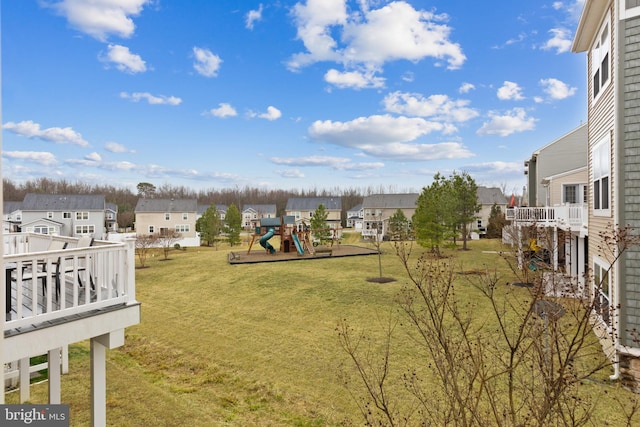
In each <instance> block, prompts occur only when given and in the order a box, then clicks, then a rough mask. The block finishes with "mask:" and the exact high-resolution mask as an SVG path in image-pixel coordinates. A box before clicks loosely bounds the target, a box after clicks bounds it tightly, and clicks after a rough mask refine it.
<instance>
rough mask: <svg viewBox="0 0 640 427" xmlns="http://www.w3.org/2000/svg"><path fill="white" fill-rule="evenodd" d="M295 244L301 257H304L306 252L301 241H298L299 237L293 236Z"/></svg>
mask: <svg viewBox="0 0 640 427" xmlns="http://www.w3.org/2000/svg"><path fill="white" fill-rule="evenodd" d="M293 243H294V244H295V245H296V249H297V250H298V253H299V254H300V255H304V250H303V249H302V245H301V244H300V239H298V235H297V234H294V235H293Z"/></svg>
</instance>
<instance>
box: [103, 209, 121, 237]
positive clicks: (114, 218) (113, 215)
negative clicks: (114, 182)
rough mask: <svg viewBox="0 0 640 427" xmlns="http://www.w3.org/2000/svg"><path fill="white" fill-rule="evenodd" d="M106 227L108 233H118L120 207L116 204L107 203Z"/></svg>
mask: <svg viewBox="0 0 640 427" xmlns="http://www.w3.org/2000/svg"><path fill="white" fill-rule="evenodd" d="M104 218H105V226H106V229H107V233H109V232H114V233H115V232H117V231H118V205H116V204H115V203H107V204H106V206H105V214H104Z"/></svg>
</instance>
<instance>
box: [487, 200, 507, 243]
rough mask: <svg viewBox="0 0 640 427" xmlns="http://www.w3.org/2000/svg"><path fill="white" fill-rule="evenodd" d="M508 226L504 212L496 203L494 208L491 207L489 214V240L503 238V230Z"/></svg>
mask: <svg viewBox="0 0 640 427" xmlns="http://www.w3.org/2000/svg"><path fill="white" fill-rule="evenodd" d="M506 224H507V219H506V218H505V216H504V212H502V209H500V206H498V205H497V204H496V203H494V204H493V206H491V213H489V223H488V224H487V238H489V239H499V238H502V229H503V228H504V226H505V225H506Z"/></svg>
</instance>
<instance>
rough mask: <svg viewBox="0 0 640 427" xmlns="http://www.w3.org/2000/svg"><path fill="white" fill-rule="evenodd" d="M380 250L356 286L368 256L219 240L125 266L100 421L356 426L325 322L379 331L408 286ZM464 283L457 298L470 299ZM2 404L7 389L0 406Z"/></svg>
mask: <svg viewBox="0 0 640 427" xmlns="http://www.w3.org/2000/svg"><path fill="white" fill-rule="evenodd" d="M355 241H357V238H356V237H353V236H351V237H349V236H347V237H345V239H343V243H344V242H347V243H353V242H355ZM243 248H244V250H246V245H245V246H243ZM383 248H384V250H385V252H384V254H383V255H382V264H383V275H384V276H387V277H394V278H396V279H397V280H396V281H395V282H391V283H385V284H376V283H370V282H367V280H366V279H367V278H369V277H375V276H376V275H378V257H377V256H364V257H347V258H327V259H322V260H314V261H296V262H285V263H265V264H248V265H229V264H228V263H227V253H228V250H229V248H228V247H227V248H221V249H219V250H215V249H213V248H188V249H187V250H186V251H174V252H172V253H171V255H170V257H171V259H170V260H168V261H164V260H162V258H163V257H162V256H155V257H150V258H148V260H147V266H148V268H144V269H138V270H136V285H137V299H138V300H139V301H140V302H141V303H142V323H141V324H139V325H137V326H134V327H131V328H129V329H128V330H127V333H126V344H125V346H124V347H122V348H120V349H117V350H113V351H110V352H109V358H108V366H107V380H108V390H107V394H108V402H107V404H108V409H107V411H108V412H107V414H108V415H107V416H108V424H109V425H117V426H136V427H137V426H141V425H154V426H155V425H158V426H181V425H185V426H196V425H197V426H285V425H286V426H340V425H345V426H346V425H361V424H362V423H363V422H362V419H361V418H360V416H359V412H358V409H357V406H356V404H355V402H354V400H353V398H352V397H351V396H350V394H349V390H347V388H345V387H344V385H343V383H342V377H343V372H344V371H345V367H347V368H349V367H350V365H349V361H348V360H347V356H346V354H345V353H344V352H343V351H342V350H341V348H340V345H339V342H338V335H337V332H336V327H337V325H338V324H339V322H340V321H341V320H342V319H347V320H348V321H349V323H350V324H351V325H352V326H353V327H355V328H357V329H360V330H364V331H367V333H368V335H369V336H370V337H371V338H372V339H373V340H374V341H375V340H376V339H381V338H382V337H383V335H384V323H385V322H386V321H387V319H388V317H389V314H390V313H395V312H397V311H398V306H397V304H396V303H395V301H394V298H395V297H396V295H397V294H398V292H399V291H400V290H401V288H402V287H403V286H405V285H407V284H408V279H407V277H406V273H404V271H403V270H402V266H401V265H400V262H399V261H398V258H397V257H396V256H395V255H394V253H393V249H392V246H391V245H390V244H388V243H385V244H384V246H383ZM470 248H471V250H470V251H460V250H456V249H454V250H447V251H446V253H447V255H448V256H450V257H451V258H450V259H451V260H452V261H453V262H455V263H456V264H457V265H459V268H460V271H461V272H466V273H469V272H473V271H475V270H478V269H481V270H486V269H491V270H496V271H497V272H498V274H499V275H500V277H501V279H500V281H501V283H502V282H505V283H506V282H511V281H513V280H514V279H513V277H511V274H510V272H509V270H508V269H507V268H506V265H505V264H504V262H503V261H502V260H501V259H500V257H499V255H497V254H496V253H492V252H491V251H496V250H499V249H500V247H499V246H498V244H497V243H496V242H495V241H490V240H480V241H474V242H470ZM234 250H235V251H239V250H242V249H239V248H238V247H236V248H234ZM464 276H465V275H460V277H461V278H464ZM464 283H465V282H464V280H462V279H461V285H460V289H462V294H463V296H464V298H466V299H465V300H464V301H465V303H466V304H477V300H478V298H477V294H475V293H474V290H473V289H472V287H470V286H466V287H465V284H464ZM401 328H402V327H401ZM399 332H400V333H399V335H398V337H397V339H398V342H399V343H400V344H402V347H400V348H399V349H398V351H397V352H396V353H395V354H394V361H395V363H397V364H398V366H401V367H402V366H403V364H404V362H405V359H407V360H408V359H410V358H412V357H413V356H415V354H414V353H413V352H414V350H415V349H414V348H413V347H412V345H411V344H410V342H408V339H407V338H406V335H405V334H404V333H402V332H403V331H401V330H400V331H399ZM70 371H71V372H70V374H68V375H66V376H64V377H63V384H62V385H63V396H62V400H63V401H64V402H68V403H70V405H71V425H72V426H84V425H88V423H89V415H90V413H89V411H90V400H89V390H90V382H89V349H88V343H86V342H83V343H79V344H77V345H74V346H72V347H71V349H70ZM400 371H401V369H400ZM400 373H402V372H398V374H400ZM353 387H356V388H357V387H358V384H354V386H353ZM586 387H588V388H589V387H590V389H589V390H593V391H589V393H592V394H593V393H598V395H599V394H600V393H602V390H606V391H607V393H608V395H611V394H614V395H618V393H623V392H622V391H620V390H618V389H617V388H616V387H613V386H610V385H603V384H601V383H600V382H595V383H593V384H589V385H587V386H586ZM352 390H354V391H357V390H356V389H352ZM32 397H33V399H32V402H33V403H38V402H45V401H46V385H39V386H35V387H33V389H32ZM12 399H16V396H15V394H14V395H10V396H8V397H7V401H8V403H11V400H12ZM601 406H605V408H604V410H603V412H602V413H601V414H599V420H601V421H603V422H602V423H601V424H600V425H603V424H604V421H607V422H611V423H612V424H611V425H615V420H616V419H615V416H616V413H617V412H619V410H617V409H616V408H614V407H613V406H612V405H609V408H608V410H609V411H610V412H611V413H610V414H609V413H608V412H606V410H607V407H606V405H601Z"/></svg>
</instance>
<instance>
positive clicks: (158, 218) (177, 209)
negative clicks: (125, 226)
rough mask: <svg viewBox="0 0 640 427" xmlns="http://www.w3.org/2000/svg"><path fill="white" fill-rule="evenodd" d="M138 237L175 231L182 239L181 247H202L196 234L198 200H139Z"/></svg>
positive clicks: (137, 210) (137, 216) (137, 212)
mask: <svg viewBox="0 0 640 427" xmlns="http://www.w3.org/2000/svg"><path fill="white" fill-rule="evenodd" d="M135 214H136V235H138V236H140V235H153V234H160V235H162V234H163V233H167V232H169V231H175V232H177V233H180V236H181V238H180V239H179V240H178V241H177V243H178V244H179V245H181V246H200V238H199V236H198V233H196V219H197V217H198V201H197V200H196V199H148V198H142V199H139V200H138V204H137V205H136V209H135Z"/></svg>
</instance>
